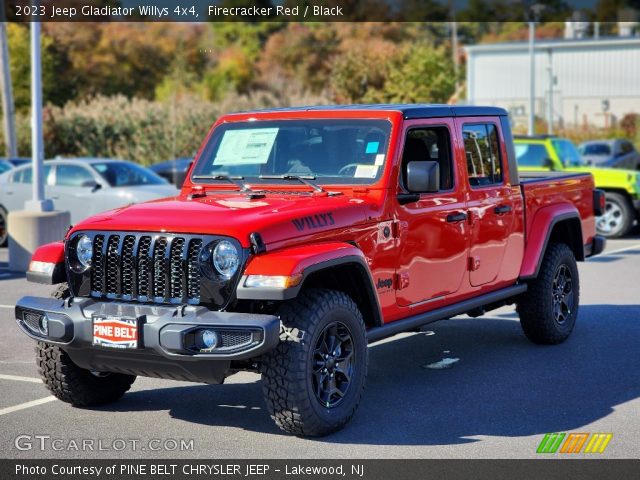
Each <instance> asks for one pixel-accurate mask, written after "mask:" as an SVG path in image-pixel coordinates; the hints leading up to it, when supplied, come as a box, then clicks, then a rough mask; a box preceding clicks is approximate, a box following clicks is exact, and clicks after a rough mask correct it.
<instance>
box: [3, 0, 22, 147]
mask: <svg viewBox="0 0 640 480" xmlns="http://www.w3.org/2000/svg"><path fill="white" fill-rule="evenodd" d="M0 64H1V65H2V66H1V67H0V68H2V72H1V74H0V92H1V96H2V114H3V115H2V116H3V121H2V125H3V130H4V143H5V152H6V155H7V157H17V156H18V142H17V140H16V123H15V113H14V107H13V93H12V91H11V70H10V64H9V43H8V41H7V23H6V15H5V10H4V2H0Z"/></svg>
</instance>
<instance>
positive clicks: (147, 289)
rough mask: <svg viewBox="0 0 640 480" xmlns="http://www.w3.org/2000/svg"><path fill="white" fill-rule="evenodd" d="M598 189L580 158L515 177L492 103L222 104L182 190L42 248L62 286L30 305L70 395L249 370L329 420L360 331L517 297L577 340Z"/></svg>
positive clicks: (295, 406)
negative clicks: (232, 109) (255, 107)
mask: <svg viewBox="0 0 640 480" xmlns="http://www.w3.org/2000/svg"><path fill="white" fill-rule="evenodd" d="M603 207H604V195H603V194H602V192H600V191H598V190H594V185H593V179H592V177H591V175H590V174H588V173H568V174H558V173H553V172H551V173H534V174H530V175H528V176H527V177H526V178H521V177H520V176H519V175H518V168H517V164H516V157H515V151H514V145H513V141H512V137H511V131H510V128H509V121H508V119H507V113H506V111H504V110H502V109H499V108H492V107H487V108H481V107H451V106H443V105H373V106H344V107H310V108H298V109H283V110H269V111H256V112H247V113H238V114H230V115H225V116H223V117H222V118H220V119H219V120H218V121H217V122H216V123H215V125H214V126H213V129H212V131H211V132H210V134H209V135H208V136H207V138H206V140H205V142H204V144H203V146H202V148H201V149H200V151H199V153H198V154H197V156H196V160H195V164H194V165H193V166H192V167H191V169H190V171H189V174H188V176H187V179H186V181H185V183H184V185H183V187H182V192H181V194H180V195H179V196H178V197H175V198H171V199H164V200H158V201H153V202H149V203H144V204H139V205H132V206H129V207H125V208H121V209H118V210H113V211H110V212H106V213H104V214H100V215H96V216H94V217H92V218H89V219H86V220H84V221H82V222H80V223H79V224H77V225H75V226H74V227H73V228H72V229H71V230H70V231H69V232H68V233H67V235H66V238H65V239H64V241H61V242H57V243H52V244H49V245H46V246H43V247H41V248H40V249H38V250H37V251H36V252H35V254H34V256H33V260H32V262H31V266H30V268H29V272H28V273H27V278H28V279H29V280H31V281H36V282H42V283H51V284H57V285H58V288H57V290H56V291H55V293H54V296H53V298H40V297H33V296H26V297H23V298H22V299H20V300H19V302H18V304H17V306H16V310H15V313H16V320H17V323H18V325H19V326H20V328H21V329H22V331H23V332H24V333H25V334H27V335H28V336H29V337H31V338H33V339H34V340H36V341H37V353H36V358H37V362H38V366H39V370H40V375H41V376H42V379H43V381H44V383H45V385H46V386H47V387H48V388H49V390H51V392H52V393H53V394H54V395H55V396H56V397H58V398H59V399H61V400H62V401H65V402H69V403H71V404H73V405H78V406H84V407H89V406H94V405H100V404H104V403H108V402H112V401H115V400H117V399H118V398H120V397H121V396H122V395H123V394H124V393H125V392H126V391H127V390H128V389H129V387H130V386H131V384H132V383H133V381H134V380H135V378H136V376H137V375H143V376H153V377H161V378H168V379H175V380H188V381H194V382H206V383H222V382H223V381H224V379H225V377H227V376H229V375H232V374H233V373H235V372H238V371H241V370H249V371H254V372H259V373H260V374H261V375H262V381H263V391H264V396H265V399H266V404H267V407H268V410H269V412H270V414H271V417H272V418H273V420H274V421H275V423H276V424H277V425H278V426H279V427H280V428H281V429H283V430H284V431H286V432H289V433H292V434H296V435H311V436H319V435H326V434H329V433H331V432H334V431H336V430H338V429H340V428H342V427H343V426H344V425H345V424H346V423H347V422H348V421H349V419H350V418H351V417H352V416H353V415H354V413H355V411H356V409H357V407H358V405H359V403H360V399H361V397H362V394H363V389H364V385H365V380H366V377H367V370H368V367H369V359H368V349H367V344H368V343H371V342H375V341H377V340H381V339H383V338H387V337H391V336H393V335H396V334H398V333H400V332H407V331H416V330H417V329H419V328H420V327H421V326H423V325H425V324H428V323H430V322H434V321H436V320H440V319H444V318H450V317H453V316H456V315H459V314H464V313H468V314H469V315H472V316H480V315H483V314H484V313H485V312H487V311H490V310H492V309H495V308H498V307H500V306H502V305H505V304H516V308H517V311H518V313H519V315H520V321H521V324H522V328H523V330H524V334H525V335H526V336H527V337H528V338H529V339H530V340H531V341H533V342H535V343H539V344H557V343H560V342H563V341H564V340H566V339H567V338H568V337H569V335H570V334H571V332H572V330H573V328H574V325H575V322H576V318H577V316H578V307H579V296H580V279H579V276H578V269H577V267H576V261H581V260H584V259H585V258H586V257H588V256H590V255H595V254H598V253H599V252H601V251H602V249H603V247H604V239H603V238H602V237H599V236H597V235H596V234H595V215H597V214H600V213H601V209H602V208H603ZM205 408H206V407H205Z"/></svg>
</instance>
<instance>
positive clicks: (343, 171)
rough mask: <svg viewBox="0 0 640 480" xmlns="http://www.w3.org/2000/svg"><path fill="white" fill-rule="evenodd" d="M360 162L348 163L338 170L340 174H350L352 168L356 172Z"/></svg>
mask: <svg viewBox="0 0 640 480" xmlns="http://www.w3.org/2000/svg"><path fill="white" fill-rule="evenodd" d="M358 165H360V164H359V163H347V164H346V165H345V166H344V167H342V168H341V169H340V170H338V175H348V174H350V173H351V172H350V170H351V169H353V173H354V174H355V173H356V168H358Z"/></svg>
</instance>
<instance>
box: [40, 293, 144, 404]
mask: <svg viewBox="0 0 640 480" xmlns="http://www.w3.org/2000/svg"><path fill="white" fill-rule="evenodd" d="M51 296H52V297H53V298H57V299H60V300H64V299H66V298H68V297H69V296H71V292H70V290H69V287H68V286H67V285H60V286H58V288H57V289H56V290H55V291H54V292H53V293H52V294H51ZM36 363H37V365H38V372H39V373H40V377H41V378H42V381H43V382H44V384H45V386H46V387H47V388H48V389H49V391H50V392H51V393H52V394H53V395H54V396H55V397H56V398H58V399H59V400H62V401H63V402H66V403H70V404H72V405H74V406H76V407H93V406H97V405H104V404H106V403H111V402H115V401H116V400H119V399H120V397H122V396H123V395H124V394H125V393H126V392H127V391H128V390H129V388H131V384H132V383H133V382H134V381H135V379H136V377H135V376H133V375H124V374H121V373H99V372H91V371H89V370H85V369H84V368H80V367H78V366H77V365H76V364H75V363H73V361H72V360H71V358H70V357H69V355H68V354H67V352H65V351H64V350H63V349H61V348H60V347H59V346H57V345H50V344H47V343H44V342H38V343H37V345H36Z"/></svg>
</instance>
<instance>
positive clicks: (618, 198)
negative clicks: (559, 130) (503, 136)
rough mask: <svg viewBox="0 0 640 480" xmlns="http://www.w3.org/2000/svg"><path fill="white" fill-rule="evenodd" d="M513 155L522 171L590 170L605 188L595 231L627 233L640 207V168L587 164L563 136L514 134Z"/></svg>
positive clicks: (600, 186)
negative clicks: (638, 169)
mask: <svg viewBox="0 0 640 480" xmlns="http://www.w3.org/2000/svg"><path fill="white" fill-rule="evenodd" d="M515 145H516V157H517V159H518V166H519V167H520V170H523V171H547V170H553V171H556V172H589V173H591V174H592V175H593V178H594V180H595V183H596V187H597V188H599V189H601V190H604V191H605V192H606V207H605V211H604V214H603V215H601V216H600V217H598V218H597V220H596V229H597V232H598V234H600V235H603V236H605V237H608V238H617V237H622V236H624V235H626V234H627V233H629V231H630V230H631V229H632V228H633V225H634V223H635V222H636V219H637V217H638V212H639V211H640V172H637V171H635V170H622V169H617V168H616V169H614V168H601V167H596V166H591V165H587V164H586V163H585V162H584V159H583V158H582V157H581V156H580V154H579V153H578V150H577V149H576V147H575V146H574V145H573V143H571V141H570V140H567V139H566V138H559V137H553V136H546V135H541V136H537V137H516V139H515Z"/></svg>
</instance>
